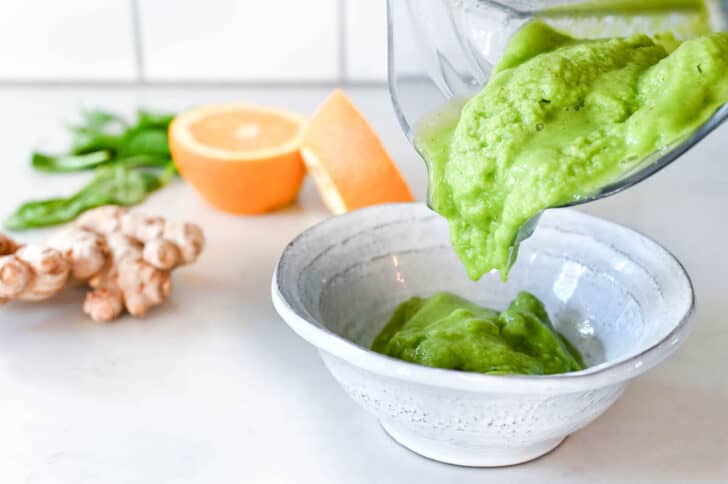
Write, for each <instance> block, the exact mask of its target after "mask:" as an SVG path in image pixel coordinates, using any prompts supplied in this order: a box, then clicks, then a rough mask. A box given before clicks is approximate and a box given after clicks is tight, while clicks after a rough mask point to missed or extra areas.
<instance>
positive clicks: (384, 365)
mask: <svg viewBox="0 0 728 484" xmlns="http://www.w3.org/2000/svg"><path fill="white" fill-rule="evenodd" d="M424 205H425V204H424V203H421V202H406V203H391V204H381V205H376V206H372V207H366V208H362V209H358V210H354V211H351V212H348V213H346V214H343V215H338V216H335V217H330V218H327V219H326V220H323V221H322V222H319V223H317V224H315V225H313V226H311V227H309V228H308V229H306V230H304V231H303V232H301V233H300V234H299V235H298V236H296V237H295V238H294V239H293V240H292V241H291V242H289V243H288V244H287V245H286V247H285V248H284V250H283V252H282V254H281V256H280V257H279V259H278V262H277V263H276V266H275V270H274V272H273V277H272V281H271V298H272V301H273V306H274V307H275V309H276V311H277V312H278V314H279V315H280V317H281V318H282V319H283V320H284V321H285V322H286V324H287V325H288V326H289V327H290V328H291V329H293V331H295V332H296V333H297V334H298V335H299V336H301V337H302V338H303V339H305V340H306V341H308V342H309V343H311V344H312V345H314V346H315V347H316V348H318V349H319V351H322V352H325V353H328V354H330V355H333V356H335V357H337V358H339V359H341V360H344V361H346V362H348V363H349V364H351V365H353V366H356V367H359V368H361V369H364V370H367V371H369V372H372V373H376V374H378V375H380V376H384V377H389V378H394V379H398V380H403V381H407V382H414V383H419V384H422V385H427V386H432V387H439V388H447V389H453V390H460V391H468V392H498V393H568V392H576V391H583V390H585V389H593V388H601V387H604V386H608V385H612V384H618V383H621V382H624V381H626V380H629V379H632V378H634V377H636V376H638V375H640V374H642V373H644V372H646V371H647V370H649V369H651V368H653V367H654V366H656V365H657V364H659V363H660V362H661V361H663V360H664V359H665V358H667V357H668V356H669V355H670V354H672V353H673V352H674V351H675V350H677V348H678V347H679V346H681V345H682V343H683V342H684V341H685V339H686V337H687V335H688V334H689V332H690V330H691V329H692V326H693V324H694V318H693V316H694V314H695V289H694V286H693V282H692V280H691V279H690V276H689V274H688V273H687V271H686V270H685V267H684V266H683V264H682V263H681V262H680V260H679V259H678V258H677V257H675V255H674V254H672V253H671V252H670V251H669V250H668V249H666V248H665V247H663V246H662V245H660V244H659V243H658V242H656V241H655V240H653V239H651V238H650V237H648V236H647V235H645V234H643V233H641V232H639V231H637V230H634V229H632V228H630V227H627V226H625V225H622V224H618V223H616V222H612V221H609V220H606V219H604V218H601V217H596V216H594V215H589V214H586V213H583V212H581V211H577V210H574V209H568V208H560V209H558V210H559V211H561V212H568V213H569V214H570V215H571V216H576V217H583V218H584V219H590V220H592V221H597V222H598V223H600V224H605V225H611V226H613V227H616V228H619V229H622V230H625V231H627V232H631V233H632V234H634V235H636V236H638V237H640V238H642V239H645V240H647V241H648V242H650V243H652V244H654V245H655V246H656V247H657V248H659V249H660V250H662V251H664V253H665V254H666V255H667V256H668V257H669V258H670V259H672V260H673V261H674V262H675V263H676V264H677V266H678V267H679V269H680V272H681V274H682V275H683V277H684V278H685V282H686V283H687V286H688V288H689V294H688V296H689V298H690V304H689V307H688V309H687V311H685V313H684V314H682V315H680V317H679V318H678V319H677V322H676V324H675V326H674V327H673V328H672V329H671V330H670V331H669V332H668V333H667V334H666V335H665V336H664V337H663V338H661V339H660V340H659V341H657V342H655V343H654V344H652V345H650V346H648V347H646V348H644V349H642V350H641V351H639V352H638V353H636V354H634V355H631V356H627V357H624V358H621V359H617V360H614V361H608V362H605V363H601V364H599V365H595V366H592V367H588V368H586V369H584V370H581V371H577V372H571V373H560V374H555V375H487V374H482V373H474V372H465V371H459V370H449V369H441V368H432V367H428V366H423V365H418V364H415V363H409V362H406V361H403V360H399V359H397V358H393V357H390V356H386V355H382V354H380V353H376V352H374V351H372V350H370V349H368V348H364V347H362V346H360V345H358V344H356V343H354V342H352V341H350V340H348V339H346V338H344V337H342V336H339V335H337V334H336V333H334V332H333V331H331V330H329V329H328V328H326V327H324V326H318V325H317V324H316V323H314V322H312V321H309V320H308V319H306V318H304V317H302V316H301V315H300V314H298V312H296V310H294V309H293V307H292V306H291V305H290V304H289V302H288V301H287V300H286V299H285V297H284V296H283V293H282V291H281V290H280V288H281V286H282V285H283V281H282V280H281V279H282V276H281V271H280V268H281V267H282V266H283V265H285V263H286V258H287V257H289V255H290V251H291V250H292V248H293V247H295V245H296V244H297V243H298V242H299V241H300V240H301V239H302V238H305V237H306V236H307V235H309V234H311V233H313V232H314V231H320V230H325V229H326V228H327V226H329V225H332V224H335V223H337V221H340V220H341V219H342V218H344V217H348V216H351V215H353V214H356V215H357V216H361V214H362V213H363V212H367V211H371V212H376V211H378V210H382V209H385V210H391V209H397V208H399V209H402V208H406V207H413V206H424ZM415 208H417V207H415Z"/></svg>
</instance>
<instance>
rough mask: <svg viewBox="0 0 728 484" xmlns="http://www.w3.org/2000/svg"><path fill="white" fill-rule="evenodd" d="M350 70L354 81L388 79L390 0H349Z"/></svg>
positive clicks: (347, 17) (347, 55) (346, 19)
mask: <svg viewBox="0 0 728 484" xmlns="http://www.w3.org/2000/svg"><path fill="white" fill-rule="evenodd" d="M345 1H346V8H345V11H346V18H345V19H344V26H345V29H346V73H347V76H348V77H349V79H350V80H356V81H383V80H385V79H386V78H387V2H386V0H345Z"/></svg>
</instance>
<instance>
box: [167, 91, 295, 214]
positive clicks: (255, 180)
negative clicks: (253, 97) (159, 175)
mask: <svg viewBox="0 0 728 484" xmlns="http://www.w3.org/2000/svg"><path fill="white" fill-rule="evenodd" d="M303 125H304V119H303V118H302V117H300V116H298V115H296V114H292V113H288V112H285V111H279V110H274V109H269V108H263V107H258V106H248V105H241V104H225V105H215V106H206V107H202V108H197V109H193V110H191V111H188V112H185V113H182V114H180V115H178V116H177V117H176V118H175V119H174V121H173V122H172V124H171V125H170V127H169V145H170V149H171V151H172V158H173V159H174V163H175V165H176V166H177V169H178V170H179V172H180V174H181V175H182V177H183V178H184V179H185V180H187V181H188V182H189V183H190V184H191V185H192V186H193V187H194V188H195V189H196V190H197V191H198V192H199V193H200V194H201V195H202V196H203V197H204V198H205V199H207V200H208V201H209V202H210V203H211V204H212V205H214V206H215V207H218V208H220V209H221V210H224V211H227V212H232V213H236V214H258V213H263V212H267V211H270V210H273V209H276V208H279V207H282V206H285V205H287V204H289V203H291V202H292V201H293V200H294V199H295V198H296V196H297V195H298V191H299V190H300V188H301V183H302V181H303V177H304V175H305V171H306V169H305V166H304V165H303V161H302V160H301V155H300V152H299V148H300V145H301V139H302V135H303Z"/></svg>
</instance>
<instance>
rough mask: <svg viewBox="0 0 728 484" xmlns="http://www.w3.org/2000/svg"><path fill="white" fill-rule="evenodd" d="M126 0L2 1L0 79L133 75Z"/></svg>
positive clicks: (123, 78)
mask: <svg viewBox="0 0 728 484" xmlns="http://www.w3.org/2000/svg"><path fill="white" fill-rule="evenodd" d="M130 7H131V4H130V2H129V0H103V1H101V0H62V1H56V0H3V2H2V9H1V10H0V59H2V61H1V62H0V79H7V80H23V79H38V80H114V81H130V80H134V79H135V76H136V70H135V57H134V48H133V40H132V39H133V38H132V21H131V8H130Z"/></svg>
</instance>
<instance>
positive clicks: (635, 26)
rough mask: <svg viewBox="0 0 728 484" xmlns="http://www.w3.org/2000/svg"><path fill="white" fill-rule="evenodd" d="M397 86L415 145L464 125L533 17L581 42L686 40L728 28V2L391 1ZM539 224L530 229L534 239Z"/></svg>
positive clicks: (665, 154)
mask: <svg viewBox="0 0 728 484" xmlns="http://www.w3.org/2000/svg"><path fill="white" fill-rule="evenodd" d="M387 3H388V6H387V7H388V32H389V88H390V93H391V96H392V102H393V105H394V109H395V112H396V114H397V117H398V119H399V122H400V124H401V126H402V129H403V130H404V132H405V134H406V135H407V137H408V139H409V140H410V141H411V142H412V143H413V144H415V147H416V143H415V139H416V136H415V135H416V132H417V130H418V126H421V125H423V124H425V123H432V124H450V123H454V122H456V121H457V119H458V117H459V114H460V108H461V107H462V105H463V103H464V102H465V101H466V100H467V99H469V98H470V97H472V96H473V95H475V94H476V93H477V92H478V91H480V90H481V89H482V87H483V86H484V85H485V83H486V82H487V80H488V77H489V76H490V73H491V71H492V69H493V67H494V66H495V65H496V64H497V63H498V61H499V59H500V57H501V55H502V53H503V51H504V49H505V47H506V44H507V42H508V40H509V39H510V37H511V36H512V35H513V34H514V33H515V32H516V31H517V30H518V29H520V28H521V27H522V26H523V25H524V24H525V23H527V22H529V21H530V20H532V19H539V20H542V21H544V22H546V23H548V24H549V25H551V26H553V27H556V28H557V29H559V30H562V31H565V32H566V33H568V34H571V35H574V36H576V37H580V38H599V37H618V36H628V35H632V34H636V33H645V34H648V35H655V34H660V33H665V32H671V33H672V34H673V35H674V36H675V37H676V38H677V39H678V40H686V39H689V38H691V37H695V36H698V35H703V34H707V33H709V32H712V31H726V30H728V0H632V1H630V0H590V1H589V0H587V1H585V0H388V2H387ZM726 119H728V105H724V106H723V107H722V108H720V109H719V110H718V111H717V112H716V113H715V114H714V115H713V117H712V118H711V119H710V120H709V121H708V122H706V123H705V124H704V125H703V126H702V127H701V128H700V129H699V130H697V131H696V132H694V133H692V134H690V135H689V136H688V137H687V139H683V140H680V141H679V142H678V143H676V144H675V145H674V146H670V147H668V148H666V149H664V150H661V151H659V152H656V153H654V154H653V155H651V156H649V157H648V158H647V159H645V160H644V161H643V162H641V163H640V164H638V166H637V167H636V169H635V170H634V171H632V172H630V173H628V174H625V175H624V177H623V178H622V179H620V180H617V181H615V182H614V183H612V184H610V185H609V186H606V187H603V189H601V190H600V191H599V192H598V193H595V194H594V195H593V196H591V197H585V198H583V199H580V200H579V201H578V202H574V203H571V204H570V205H573V204H576V203H584V202H588V201H592V200H595V199H597V198H602V197H604V196H608V195H612V194H614V193H616V192H618V191H621V190H623V189H625V188H628V187H630V186H632V185H634V184H636V183H638V182H640V181H642V180H644V179H645V178H647V177H649V176H651V175H652V174H654V173H656V172H657V171H659V170H660V169H662V168H663V167H665V166H667V165H668V164H669V163H671V162H672V161H674V160H675V159H677V158H678V157H679V156H680V155H682V154H683V153H684V152H685V151H687V150H688V149H690V148H691V147H692V146H694V145H695V144H696V143H697V142H698V141H700V140H701V139H702V138H704V137H705V136H706V135H707V134H708V133H710V132H711V131H712V130H714V129H715V128H716V127H718V126H719V125H720V124H721V123H723V122H724V121H725V120H726ZM535 222H536V220H533V223H529V224H527V225H526V226H524V227H523V231H524V232H523V233H522V234H519V238H521V239H522V238H526V237H527V236H528V235H530V232H531V231H532V230H533V226H534V225H535Z"/></svg>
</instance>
